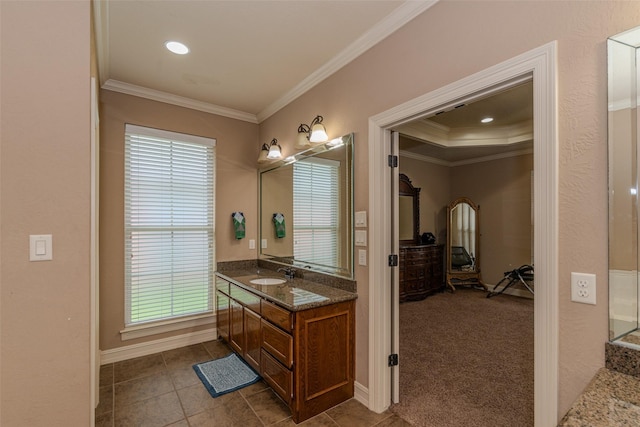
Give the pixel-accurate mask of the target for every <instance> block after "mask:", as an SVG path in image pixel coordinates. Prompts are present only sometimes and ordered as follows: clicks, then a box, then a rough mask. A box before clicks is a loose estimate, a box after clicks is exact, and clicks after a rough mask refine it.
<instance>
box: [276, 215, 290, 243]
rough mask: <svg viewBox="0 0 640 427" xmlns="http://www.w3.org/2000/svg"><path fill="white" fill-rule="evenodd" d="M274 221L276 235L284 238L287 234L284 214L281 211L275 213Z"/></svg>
mask: <svg viewBox="0 0 640 427" xmlns="http://www.w3.org/2000/svg"><path fill="white" fill-rule="evenodd" d="M273 223H274V225H275V226H276V237H277V238H279V239H282V238H283V237H285V236H286V235H287V232H286V227H285V225H284V215H282V214H281V213H274V214H273Z"/></svg>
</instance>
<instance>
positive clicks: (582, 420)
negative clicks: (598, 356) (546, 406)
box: [558, 368, 640, 427]
mask: <svg viewBox="0 0 640 427" xmlns="http://www.w3.org/2000/svg"><path fill="white" fill-rule="evenodd" d="M639 423H640V378H637V377H634V376H631V375H626V374H622V373H619V372H616V371H613V370H610V369H607V368H602V369H600V370H599V371H598V373H597V374H596V376H595V377H594V378H593V379H592V380H591V382H590V383H589V385H588V386H587V388H586V389H585V391H584V392H583V393H582V394H581V395H580V397H579V398H578V400H576V402H575V403H574V404H573V406H572V407H571V409H570V410H569V412H567V414H566V415H565V416H564V417H563V418H562V421H560V424H558V426H559V427H586V426H590V427H591V426H598V427H609V426H610V427H614V426H616V427H620V426H638V425H639Z"/></svg>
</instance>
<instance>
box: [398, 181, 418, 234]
mask: <svg viewBox="0 0 640 427" xmlns="http://www.w3.org/2000/svg"><path fill="white" fill-rule="evenodd" d="M420 190H421V189H420V188H417V187H414V186H413V184H411V180H410V179H409V177H408V176H407V175H405V174H403V173H401V174H400V179H399V182H398V197H400V196H409V197H413V213H412V218H413V239H405V240H400V245H401V246H402V245H406V246H409V245H417V244H419V243H420ZM399 208H400V202H398V210H399ZM398 215H399V213H398Z"/></svg>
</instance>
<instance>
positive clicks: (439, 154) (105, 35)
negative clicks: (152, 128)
mask: <svg viewBox="0 0 640 427" xmlns="http://www.w3.org/2000/svg"><path fill="white" fill-rule="evenodd" d="M93 1H94V8H93V10H94V13H95V24H96V25H95V27H96V50H97V58H98V69H99V75H100V83H101V87H102V88H105V89H109V90H114V91H118V92H122V93H128V94H132V95H136V96H140V97H144V98H149V99H154V100H157V101H161V102H167V103H172V104H176V105H181V106H185V107H188V108H193V109H197V110H202V111H206V112H211V113H214V114H218V115H222V116H226V117H232V118H236V119H239V120H245V121H249V122H252V123H260V122H262V121H263V120H265V119H266V118H268V117H270V116H271V115H272V114H274V113H275V112H277V111H278V110H279V109H281V108H283V107H284V106H286V105H287V104H288V103H290V102H292V101H293V100H295V99H296V98H297V97H299V96H301V95H302V94H304V93H305V92H306V91H308V90H309V89H311V88H312V87H313V86H315V85H316V84H318V83H320V82H321V81H322V80H324V79H325V78H327V77H329V76H330V75H331V74H333V73H334V72H336V71H337V70H339V69H340V68H342V67H343V66H345V65H346V64H348V63H349V62H350V61H352V60H353V59H355V58H356V57H358V56H359V55H361V54H362V53H364V52H365V51H366V50H368V49H369V48H370V47H372V46H374V45H375V44H376V43H378V42H380V41H381V40H383V39H384V38H385V37H387V36H389V35H390V34H392V33H393V32H394V31H396V30H397V29H398V28H400V27H402V26H403V25H404V24H406V23H407V22H409V21H410V20H411V19H413V18H414V17H416V16H417V15H419V14H420V13H422V12H424V11H425V10H427V9H428V8H429V7H431V6H432V5H433V4H435V3H436V2H437V1H438V0H424V1H422V0H419V1H416V0H407V1H405V0H308V1H278V0H254V1H249V0H231V1H223V0H168V1H148V0H130V1H119V0H93ZM168 40H177V41H180V42H183V43H185V44H186V45H187V46H188V47H189V48H190V50H191V51H190V53H189V54H187V55H176V54H173V53H171V52H169V51H168V50H166V49H165V47H164V43H165V42H166V41H168ZM458 107H459V108H451V109H450V110H449V111H446V112H439V114H437V115H435V116H434V115H431V117H427V118H423V119H420V120H417V121H415V122H412V123H410V124H406V125H403V126H402V127H400V128H398V129H396V130H398V131H399V132H400V133H401V134H402V135H404V136H405V137H404V138H402V139H401V146H400V149H401V150H402V152H403V154H404V155H409V156H414V157H417V158H421V159H423V160H424V159H437V160H439V161H442V162H445V163H446V164H455V163H456V162H461V161H466V160H468V159H471V158H478V157H486V156H492V155H494V156H495V155H502V154H504V153H507V152H520V151H522V150H526V149H530V147H531V144H532V143H531V141H532V119H533V112H532V110H533V97H532V88H531V84H530V83H529V84H528V85H522V86H518V87H516V88H513V89H512V90H505V91H501V92H499V93H494V94H492V95H490V96H488V97H485V98H483V99H479V100H475V101H474V102H472V103H467V104H466V105H464V106H462V107H460V106H458ZM485 115H493V116H494V117H495V120H494V122H493V123H491V124H488V125H479V124H478V120H479V118H481V117H484V116H485ZM461 147H465V148H464V149H462V148H461Z"/></svg>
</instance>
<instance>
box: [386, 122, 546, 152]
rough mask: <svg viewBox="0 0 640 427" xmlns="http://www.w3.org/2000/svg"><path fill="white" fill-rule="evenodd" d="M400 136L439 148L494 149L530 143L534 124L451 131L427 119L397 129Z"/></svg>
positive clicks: (526, 123)
mask: <svg viewBox="0 0 640 427" xmlns="http://www.w3.org/2000/svg"><path fill="white" fill-rule="evenodd" d="M396 130H397V131H398V132H400V133H401V134H403V135H405V136H407V137H410V138H413V139H416V140H419V141H428V142H430V143H432V144H437V145H440V146H442V147H461V146H465V147H466V146H496V145H509V144H517V143H519V142H524V141H530V140H533V121H532V120H528V121H524V122H521V123H516V124H514V125H509V126H500V127H495V126H491V127H482V126H477V127H467V128H455V129H450V128H449V127H447V126H443V125H440V124H438V123H435V122H432V121H430V120H420V121H417V122H412V123H408V124H406V125H403V126H402V127H398V128H397V129H396Z"/></svg>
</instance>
